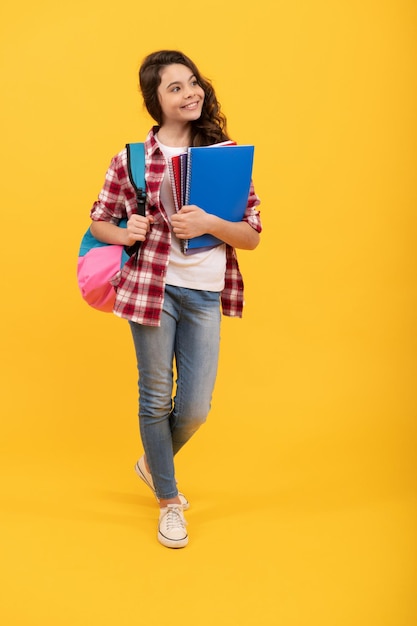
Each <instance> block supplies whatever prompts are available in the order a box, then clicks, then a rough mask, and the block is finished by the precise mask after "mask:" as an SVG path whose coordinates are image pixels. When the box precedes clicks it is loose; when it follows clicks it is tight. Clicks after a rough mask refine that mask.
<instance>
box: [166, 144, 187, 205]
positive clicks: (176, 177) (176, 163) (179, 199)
mask: <svg viewBox="0 0 417 626" xmlns="http://www.w3.org/2000/svg"><path fill="white" fill-rule="evenodd" d="M168 174H169V178H170V182H171V187H172V194H173V196H174V205H175V210H176V211H177V212H178V211H179V210H180V209H181V207H182V206H183V204H184V202H183V194H182V184H181V164H180V155H177V156H173V157H171V158H170V160H169V162H168Z"/></svg>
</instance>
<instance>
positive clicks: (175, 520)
mask: <svg viewBox="0 0 417 626" xmlns="http://www.w3.org/2000/svg"><path fill="white" fill-rule="evenodd" d="M165 523H166V527H167V530H172V529H173V528H181V529H182V530H185V525H186V523H187V522H186V521H185V519H184V517H183V516H182V508H181V507H179V506H175V505H168V511H167V513H166V515H165Z"/></svg>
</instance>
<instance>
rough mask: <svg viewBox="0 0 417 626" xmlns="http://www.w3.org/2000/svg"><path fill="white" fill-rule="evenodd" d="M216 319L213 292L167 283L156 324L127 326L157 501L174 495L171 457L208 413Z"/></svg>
mask: <svg viewBox="0 0 417 626" xmlns="http://www.w3.org/2000/svg"><path fill="white" fill-rule="evenodd" d="M220 316H221V314H220V294H219V293H218V292H210V291H198V290H195V289H185V288H183V287H174V286H172V285H167V286H166V289H165V298H164V307H163V312H162V318H161V325H160V326H158V327H155V326H144V325H141V324H137V323H135V322H130V327H131V330H132V335H133V341H134V344H135V349H136V358H137V363H138V371H139V426H140V434H141V438H142V443H143V447H144V450H145V454H146V460H147V462H148V464H149V469H150V471H151V474H152V478H153V481H154V485H155V490H156V494H157V496H158V498H163V499H169V498H174V497H175V496H177V495H178V489H177V485H176V481H175V470H174V456H175V454H176V453H177V452H178V450H180V448H182V446H183V445H184V444H185V443H186V442H187V441H188V440H189V439H190V437H191V436H192V435H193V434H194V433H195V432H196V431H197V429H198V428H199V426H201V424H203V423H204V422H205V421H206V418H207V415H208V412H209V410H210V403H211V397H212V393H213V388H214V383H215V380H216V374H217V364H218V357H219V344H220ZM174 363H175V370H176V376H177V379H176V387H175V396H174V398H173V391H174Z"/></svg>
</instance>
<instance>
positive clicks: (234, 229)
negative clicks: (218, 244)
mask: <svg viewBox="0 0 417 626" xmlns="http://www.w3.org/2000/svg"><path fill="white" fill-rule="evenodd" d="M171 223H172V228H173V231H174V233H175V235H176V236H177V237H178V238H179V239H191V238H192V237H198V236H199V235H203V234H204V233H208V234H210V235H213V236H214V237H217V238H218V239H221V240H222V241H224V242H225V243H227V244H229V245H230V246H232V248H241V249H243V250H254V249H255V248H256V246H257V245H258V243H259V239H260V237H259V233H258V232H257V231H256V230H255V229H254V228H252V226H250V225H249V224H248V223H247V222H246V221H242V222H228V221H227V220H224V219H222V218H220V217H217V216H216V215H211V214H209V213H206V212H205V211H203V209H200V208H199V207H197V206H195V205H189V206H184V207H182V209H181V210H180V211H179V212H178V213H175V214H174V215H173V216H172V218H171Z"/></svg>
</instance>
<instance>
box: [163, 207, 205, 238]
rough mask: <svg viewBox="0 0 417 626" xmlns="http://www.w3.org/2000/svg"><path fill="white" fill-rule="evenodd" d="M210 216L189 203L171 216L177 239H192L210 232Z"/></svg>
mask: <svg viewBox="0 0 417 626" xmlns="http://www.w3.org/2000/svg"><path fill="white" fill-rule="evenodd" d="M211 218H212V215H210V214H209V213H206V212H205V211H204V210H203V209H200V207H198V206H196V205H195V204H190V205H187V206H183V207H182V209H181V210H180V211H178V213H174V215H173V216H172V217H171V224H172V229H173V231H174V233H175V235H176V236H177V237H178V239H192V238H193V237H198V236H199V235H204V234H205V233H209V232H210V230H209V229H210V220H211Z"/></svg>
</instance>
